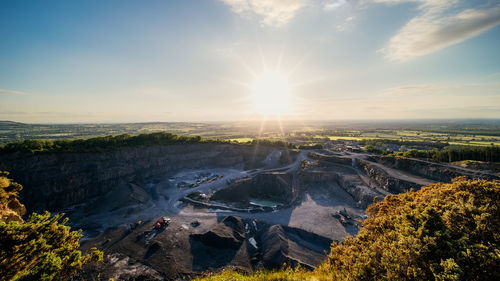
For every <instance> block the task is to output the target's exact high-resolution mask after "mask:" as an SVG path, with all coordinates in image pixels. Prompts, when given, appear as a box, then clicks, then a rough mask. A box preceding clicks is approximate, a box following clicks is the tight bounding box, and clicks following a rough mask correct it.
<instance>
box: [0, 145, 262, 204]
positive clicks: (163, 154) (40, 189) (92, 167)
mask: <svg viewBox="0 0 500 281" xmlns="http://www.w3.org/2000/svg"><path fill="white" fill-rule="evenodd" d="M270 151H272V148H269V147H259V149H258V150H256V149H255V147H250V146H239V145H230V144H186V145H170V146H149V147H133V148H127V149H122V150H115V151H108V152H99V153H36V154H30V155H27V154H19V153H15V154H7V155H0V170H6V171H10V172H11V177H12V178H15V179H16V180H17V181H18V182H19V183H21V184H22V185H23V186H24V189H23V190H22V192H21V201H22V202H23V203H24V204H25V205H26V207H27V208H28V210H29V211H40V210H49V211H57V210H60V209H61V208H64V207H67V206H70V205H73V204H77V203H82V202H85V201H86V200H88V199H90V198H93V197H96V196H102V195H104V194H106V193H108V192H110V191H111V190H112V189H113V188H119V187H123V186H126V185H127V184H129V183H131V182H134V181H145V180H148V179H150V178H152V177H155V176H160V175H165V174H168V173H174V172H176V171H179V170H182V169H199V168H205V167H235V166H238V165H242V164H245V165H248V166H254V165H256V164H258V163H260V161H262V160H263V159H265V157H266V155H267V154H268V153H269V152H270Z"/></svg>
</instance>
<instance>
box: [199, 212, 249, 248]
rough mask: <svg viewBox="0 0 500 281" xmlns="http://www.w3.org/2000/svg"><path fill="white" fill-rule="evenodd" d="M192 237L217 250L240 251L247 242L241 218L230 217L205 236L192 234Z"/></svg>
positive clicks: (204, 234)
mask: <svg viewBox="0 0 500 281" xmlns="http://www.w3.org/2000/svg"><path fill="white" fill-rule="evenodd" d="M191 237H192V238H193V239H195V240H198V241H200V242H202V243H203V244H205V245H208V246H210V247H216V248H231V249H238V248H239V247H241V244H242V243H243V240H245V238H246V236H245V227H244V225H243V221H242V220H241V219H240V218H237V217H233V216H229V217H226V218H224V219H223V220H222V222H221V223H219V224H217V226H216V227H214V228H213V229H211V230H210V231H207V232H206V233H203V234H192V235H191Z"/></svg>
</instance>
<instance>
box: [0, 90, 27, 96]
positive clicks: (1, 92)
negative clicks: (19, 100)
mask: <svg viewBox="0 0 500 281" xmlns="http://www.w3.org/2000/svg"><path fill="white" fill-rule="evenodd" d="M0 95H24V93H23V92H19V91H12V90H4V89H0Z"/></svg>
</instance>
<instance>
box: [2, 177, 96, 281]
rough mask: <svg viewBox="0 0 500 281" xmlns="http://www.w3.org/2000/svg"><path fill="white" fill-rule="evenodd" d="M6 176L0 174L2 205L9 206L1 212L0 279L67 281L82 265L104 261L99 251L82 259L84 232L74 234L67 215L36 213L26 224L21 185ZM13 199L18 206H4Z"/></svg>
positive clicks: (92, 252) (94, 250)
mask: <svg viewBox="0 0 500 281" xmlns="http://www.w3.org/2000/svg"><path fill="white" fill-rule="evenodd" d="M7 175H8V173H5V172H0V195H1V196H0V204H1V206H7V207H8V208H7V209H6V208H2V209H0V211H1V213H0V214H1V215H2V216H0V280H2V281H3V280H68V279H70V278H71V276H72V275H73V274H74V273H76V271H77V270H78V269H80V268H81V267H82V266H83V265H85V264H88V263H90V262H93V261H101V260H102V252H100V251H98V250H96V249H92V250H91V252H90V253H89V254H88V255H86V256H82V253H81V252H80V251H79V250H78V248H79V247H80V244H79V243H78V241H79V239H80V238H81V237H82V235H81V230H78V231H71V230H70V227H69V226H66V225H65V224H66V223H67V221H68V219H67V218H65V219H63V216H64V214H57V215H55V216H52V217H51V215H50V214H49V213H48V212H45V213H43V214H36V213H33V214H32V215H30V217H29V218H28V219H27V220H26V221H23V219H22V218H21V215H22V214H23V213H24V212H25V209H24V206H23V205H22V204H21V203H19V201H17V193H18V191H19V190H21V189H22V186H21V185H19V184H17V183H14V182H12V181H11V180H10V179H8V178H7ZM13 199H15V202H17V203H16V204H11V203H8V204H7V205H4V204H5V202H14V201H13ZM12 206H15V208H12ZM21 206H22V208H21ZM12 213H17V215H18V217H16V218H15V219H12V217H13V216H12ZM4 214H7V215H4Z"/></svg>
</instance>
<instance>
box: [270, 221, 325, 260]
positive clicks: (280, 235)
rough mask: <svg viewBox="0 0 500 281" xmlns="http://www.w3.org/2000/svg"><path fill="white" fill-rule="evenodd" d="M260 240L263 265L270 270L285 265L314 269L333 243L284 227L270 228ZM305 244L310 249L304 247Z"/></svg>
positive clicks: (317, 236)
mask: <svg viewBox="0 0 500 281" xmlns="http://www.w3.org/2000/svg"><path fill="white" fill-rule="evenodd" d="M260 239H261V240H262V263H263V265H264V266H265V267H266V268H270V269H276V268H280V267H282V266H283V264H287V265H289V266H293V267H295V266H297V265H300V266H302V267H305V268H308V269H313V268H314V267H315V266H316V265H317V264H318V263H319V262H320V261H321V260H322V259H323V255H324V253H325V252H328V251H329V249H330V244H331V243H332V240H329V239H327V238H325V237H322V236H319V235H316V234H313V233H311V232H306V231H304V230H300V229H297V228H292V227H286V226H282V225H273V226H271V227H269V228H268V229H267V230H266V231H265V232H264V233H263V234H262V236H261V238H260ZM304 244H307V246H308V247H307V248H306V247H304Z"/></svg>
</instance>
